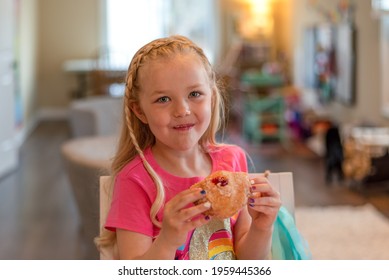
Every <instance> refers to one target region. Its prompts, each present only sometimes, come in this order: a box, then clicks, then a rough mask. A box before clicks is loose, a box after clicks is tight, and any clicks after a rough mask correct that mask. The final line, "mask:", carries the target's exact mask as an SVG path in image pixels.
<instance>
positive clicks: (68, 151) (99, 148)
mask: <svg viewBox="0 0 389 280" xmlns="http://www.w3.org/2000/svg"><path fill="white" fill-rule="evenodd" d="M115 148H116V137H115V136H97V137H82V138H75V139H71V140H68V141H67V142H65V143H64V144H63V145H62V147H61V154H62V158H63V162H64V166H65V170H66V173H67V175H68V178H69V181H70V185H71V187H72V192H73V194H74V198H75V201H76V205H77V208H78V212H79V216H80V237H81V241H82V247H83V248H82V249H83V250H84V256H85V259H98V251H97V249H96V247H95V245H94V243H93V239H94V238H95V237H96V236H98V233H99V178H100V176H102V175H109V170H110V163H111V158H112V156H113V155H114V152H115Z"/></svg>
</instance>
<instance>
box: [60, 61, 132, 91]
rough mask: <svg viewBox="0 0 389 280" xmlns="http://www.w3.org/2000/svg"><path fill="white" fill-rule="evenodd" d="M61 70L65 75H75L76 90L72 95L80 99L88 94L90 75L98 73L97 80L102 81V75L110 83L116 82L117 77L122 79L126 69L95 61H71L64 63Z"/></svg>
mask: <svg viewBox="0 0 389 280" xmlns="http://www.w3.org/2000/svg"><path fill="white" fill-rule="evenodd" d="M62 69H63V71H64V72H65V73H69V74H72V75H75V76H76V78H77V84H78V85H77V89H76V90H75V91H74V93H73V97H74V98H82V97H85V96H86V95H87V92H88V76H90V75H91V74H92V73H99V74H100V75H98V79H99V80H101V81H102V80H103V78H104V75H101V73H104V74H106V75H105V76H107V77H108V82H109V79H111V80H112V81H117V80H118V77H119V78H121V77H123V80H124V77H125V75H126V73H127V69H126V68H124V67H117V66H109V65H108V63H106V62H102V61H100V60H96V59H72V60H67V61H65V62H64V64H63V66H62Z"/></svg>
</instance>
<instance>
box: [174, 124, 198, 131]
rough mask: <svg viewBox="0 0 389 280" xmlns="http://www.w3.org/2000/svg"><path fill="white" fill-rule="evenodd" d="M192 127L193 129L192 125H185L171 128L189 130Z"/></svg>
mask: <svg viewBox="0 0 389 280" xmlns="http://www.w3.org/2000/svg"><path fill="white" fill-rule="evenodd" d="M192 127H194V124H192V123H186V124H180V125H175V126H174V127H173V128H174V129H176V130H189V129H191V128H192Z"/></svg>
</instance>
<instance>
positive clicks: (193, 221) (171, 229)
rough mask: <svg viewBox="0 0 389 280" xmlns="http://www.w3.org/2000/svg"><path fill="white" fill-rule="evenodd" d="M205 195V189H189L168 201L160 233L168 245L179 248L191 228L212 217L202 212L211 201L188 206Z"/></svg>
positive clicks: (209, 205)
mask: <svg viewBox="0 0 389 280" xmlns="http://www.w3.org/2000/svg"><path fill="white" fill-rule="evenodd" d="M204 195H205V191H202V190H201V189H188V190H185V191H183V192H181V193H179V194H178V195H176V196H175V197H173V198H172V199H171V200H170V201H169V202H168V203H166V205H165V208H164V213H163V221H162V228H161V232H160V234H159V238H163V239H164V242H166V243H165V244H166V245H170V246H172V247H174V248H178V247H179V246H181V245H182V244H184V243H185V241H186V238H187V234H188V232H189V231H190V230H193V229H194V228H196V227H199V226H202V225H204V224H206V223H207V222H208V220H209V219H210V218H209V217H208V216H204V215H201V213H203V212H204V211H206V210H208V209H209V208H210V207H211V204H210V203H209V202H205V203H203V204H199V205H196V206H189V207H188V205H190V204H191V203H193V202H195V201H196V200H199V199H200V198H202V197H203V196H204Z"/></svg>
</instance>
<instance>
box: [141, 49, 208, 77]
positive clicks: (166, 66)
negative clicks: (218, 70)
mask: <svg viewBox="0 0 389 280" xmlns="http://www.w3.org/2000/svg"><path fill="white" fill-rule="evenodd" d="M177 69H181V70H183V71H184V70H185V69H186V70H188V69H189V71H196V72H198V71H200V72H202V73H204V75H205V76H208V75H207V74H206V73H207V69H206V67H205V65H204V63H203V62H202V60H201V58H200V57H199V55H197V54H194V53H184V54H181V53H179V54H173V55H169V56H164V57H158V58H153V59H150V60H147V61H146V63H144V64H143V66H142V67H141V68H140V69H139V78H140V79H142V78H146V77H149V78H150V77H151V76H153V77H154V78H155V76H156V75H157V76H158V77H159V76H165V75H168V73H169V72H170V71H174V70H177Z"/></svg>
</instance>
